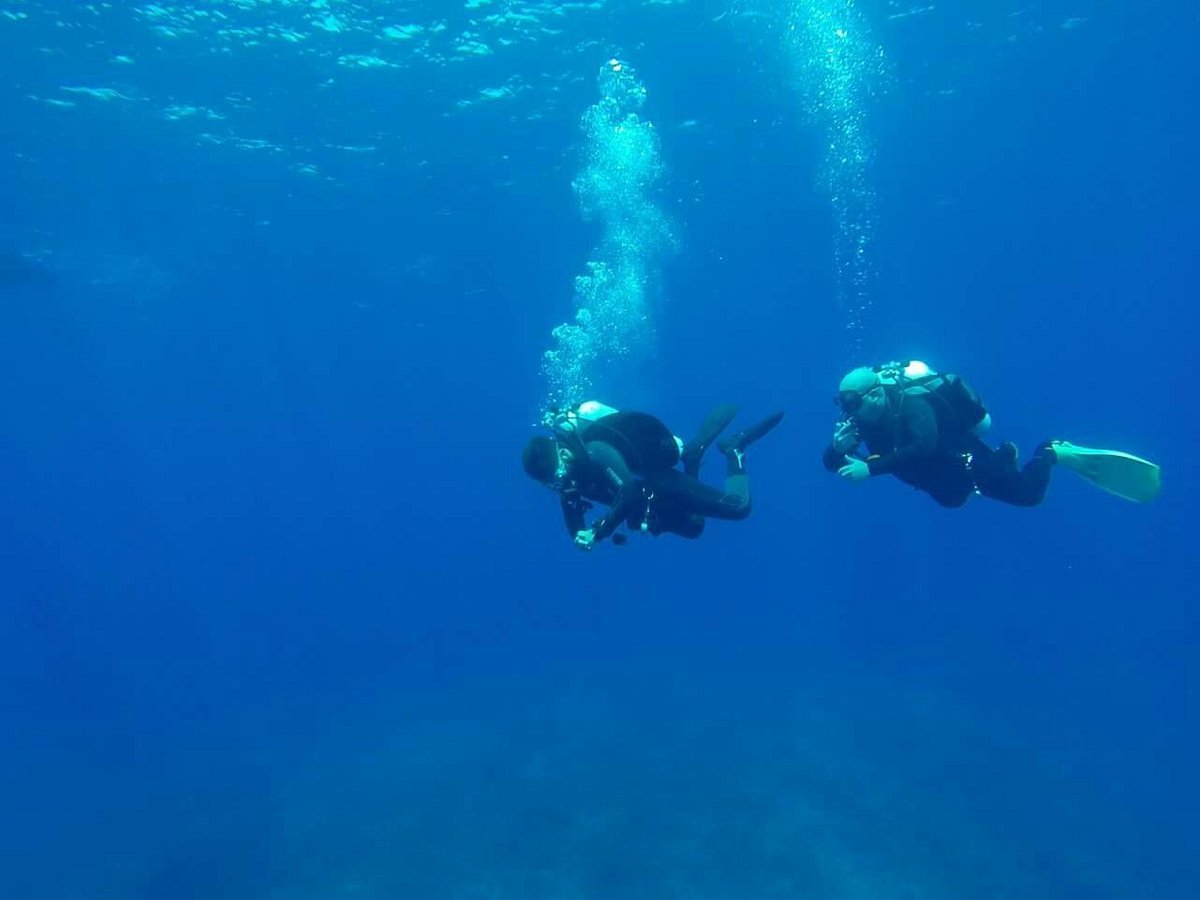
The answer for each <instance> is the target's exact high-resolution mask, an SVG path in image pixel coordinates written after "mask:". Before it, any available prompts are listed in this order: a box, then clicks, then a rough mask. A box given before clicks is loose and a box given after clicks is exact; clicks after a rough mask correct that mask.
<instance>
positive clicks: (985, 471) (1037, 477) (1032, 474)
mask: <svg viewBox="0 0 1200 900" xmlns="http://www.w3.org/2000/svg"><path fill="white" fill-rule="evenodd" d="M1056 461H1057V460H1056V459H1055V456H1054V450H1053V448H1051V447H1050V445H1049V444H1041V445H1040V446H1039V447H1038V448H1037V450H1036V451H1035V452H1034V454H1033V458H1032V459H1031V460H1029V462H1027V463H1026V464H1025V466H1024V467H1023V468H1021V469H1018V468H1017V467H1016V465H1015V460H1012V461H1009V460H1004V459H1000V460H988V461H986V462H984V463H983V464H982V465H978V466H977V467H976V484H977V485H978V486H979V493H981V494H983V495H984V496H985V497H991V498H992V499H993V500H999V501H1000V502H1002V503H1011V504H1012V505H1013V506H1037V505H1038V504H1039V503H1041V502H1042V499H1043V498H1044V497H1045V496H1046V488H1048V487H1049V486H1050V472H1051V470H1052V469H1053V468H1054V463H1055V462H1056ZM1005 463H1007V464H1005Z"/></svg>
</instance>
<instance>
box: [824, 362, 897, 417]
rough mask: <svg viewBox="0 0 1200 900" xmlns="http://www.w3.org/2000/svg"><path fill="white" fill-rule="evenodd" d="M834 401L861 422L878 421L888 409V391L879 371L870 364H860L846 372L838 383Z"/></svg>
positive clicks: (847, 413) (843, 410)
mask: <svg viewBox="0 0 1200 900" xmlns="http://www.w3.org/2000/svg"><path fill="white" fill-rule="evenodd" d="M834 402H835V403H837V405H838V406H840V407H841V409H842V412H844V413H846V415H848V416H853V417H854V418H856V419H858V420H859V421H861V422H876V421H878V420H879V419H881V418H882V417H883V414H884V413H885V412H886V411H887V393H886V392H885V391H884V387H883V380H882V379H881V378H880V377H879V373H878V372H876V371H875V370H874V369H872V368H870V367H868V366H860V367H858V368H857V369H851V370H850V371H849V372H847V373H846V377H845V378H843V379H842V382H841V384H839V385H838V393H837V396H836V397H835V398H834Z"/></svg>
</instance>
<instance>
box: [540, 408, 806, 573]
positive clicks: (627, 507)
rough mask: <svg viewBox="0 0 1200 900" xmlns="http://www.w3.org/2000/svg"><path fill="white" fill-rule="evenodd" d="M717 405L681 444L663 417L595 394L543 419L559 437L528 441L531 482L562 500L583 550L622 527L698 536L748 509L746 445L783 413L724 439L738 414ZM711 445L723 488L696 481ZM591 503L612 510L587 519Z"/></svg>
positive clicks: (619, 535)
mask: <svg viewBox="0 0 1200 900" xmlns="http://www.w3.org/2000/svg"><path fill="white" fill-rule="evenodd" d="M737 411H738V410H737V407H736V406H733V405H724V406H719V407H717V408H716V409H714V410H713V411H712V412H711V413H709V415H708V416H707V417H706V418H705V420H704V422H702V423H701V425H700V428H699V429H698V430H697V432H696V435H695V437H693V438H692V440H691V441H688V442H687V443H684V442H683V441H682V440H680V439H679V438H678V437H676V436H675V435H674V434H673V433H672V432H671V430H670V429H669V428H668V427H667V426H666V425H665V424H663V423H662V421H660V420H659V419H657V418H655V417H654V416H652V415H649V414H647V413H642V412H633V411H618V410H616V409H613V408H612V407H610V406H606V405H605V404H603V403H599V402H597V401H595V400H589V401H588V402H586V403H582V404H580V405H579V406H577V407H574V408H572V409H567V410H563V411H561V412H558V413H554V414H550V415H547V417H546V420H545V422H544V424H546V425H547V426H548V427H549V428H550V430H551V431H552V433H553V436H549V437H546V436H538V437H534V438H531V439H530V440H529V441H528V443H526V445H525V447H524V449H523V450H522V452H521V464H522V466H523V468H524V469H525V472H526V474H528V475H529V476H530V477H531V478H533V479H534V480H535V481H537V482H539V483H541V484H543V485H545V486H546V487H548V488H550V489H551V490H553V491H554V492H555V493H556V494H558V496H559V501H560V504H561V506H562V513H563V521H564V522H565V523H566V527H567V532H568V534H570V535H571V537H572V539H573V540H574V542H575V546H577V547H578V548H579V549H581V550H591V549H592V547H594V546H595V545H596V544H597V543H598V542H600V541H602V540H604V539H605V538H607V537H610V536H611V537H612V540H613V543H614V544H623V543H624V542H625V540H626V535H625V534H624V533H623V532H620V531H618V530H617V529H619V528H620V527H621V526H622V525H624V526H626V528H627V529H628V530H629V531H631V532H633V533H644V534H651V535H654V536H658V535H660V534H675V535H678V536H680V537H684V538H698V537H700V535H701V534H702V533H703V531H704V522H705V519H709V518H713V519H726V520H730V521H740V520H742V519H745V518H746V517H747V516H749V515H750V506H751V504H750V481H749V477H748V476H747V474H746V464H745V456H746V449H747V448H748V447H749V446H750V445H751V444H753V443H754V442H755V441H757V440H758V439H759V438H761V437H763V436H765V435H766V434H767V433H768V432H769V431H771V429H773V428H774V427H775V426H776V425H778V424H779V422H780V420H781V419H782V418H783V413H781V412H780V413H776V414H774V415H772V416H769V417H768V418H766V419H764V420H763V421H761V422H759V423H757V424H755V425H752V426H750V427H749V428H747V429H745V430H743V431H740V432H738V433H737V434H735V435H733V436H731V437H728V438H725V439H722V440H718V439H719V438H720V436H721V434H722V433H723V432H724V431H725V429H726V428H728V427H729V424H730V423H731V422H732V421H733V419H734V417H735V416H736V415H737ZM713 443H717V445H718V448H719V449H720V451H721V453H722V454H723V455H724V456H725V459H726V476H725V485H724V490H721V489H718V488H715V487H712V486H711V485H707V484H704V483H703V482H701V481H700V479H699V474H700V464H701V462H702V461H703V459H704V455H705V452H706V451H707V450H708V448H709V447H710V446H712V444H713ZM595 504H601V505H604V506H607V507H608V512H607V513H606V514H605V515H604V516H602V517H601V518H599V519H596V520H595V521H594V522H593V523H592V524H591V525H590V526H588V525H587V524H586V514H587V512H588V511H589V510H590V509H592V507H593V506H594V505H595Z"/></svg>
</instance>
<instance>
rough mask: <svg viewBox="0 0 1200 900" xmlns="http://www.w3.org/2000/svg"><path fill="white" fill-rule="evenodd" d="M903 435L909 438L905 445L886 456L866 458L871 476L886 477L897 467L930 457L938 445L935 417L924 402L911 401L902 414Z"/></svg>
mask: <svg viewBox="0 0 1200 900" xmlns="http://www.w3.org/2000/svg"><path fill="white" fill-rule="evenodd" d="M902 425H903V433H905V434H907V435H908V436H909V440H908V443H907V444H904V445H902V446H900V447H897V448H896V449H895V450H894V451H893V452H891V453H889V454H887V455H886V456H875V457H871V458H868V460H867V465H868V466H869V467H870V469H871V474H872V475H886V474H888V473H890V472H892V471H894V470H895V468H896V467H897V466H900V465H903V464H904V463H906V462H912V461H913V460H916V459H924V458H926V457H929V456H932V455H933V453H934V451H935V450H937V445H938V425H937V417H936V416H935V415H934V414H933V409H932V408H931V407H930V406H929V404H928V403H926V402H925V401H924V400H920V399H912V400H910V401H909V403H908V404H907V406H906V408H905V410H904V412H903V423H902Z"/></svg>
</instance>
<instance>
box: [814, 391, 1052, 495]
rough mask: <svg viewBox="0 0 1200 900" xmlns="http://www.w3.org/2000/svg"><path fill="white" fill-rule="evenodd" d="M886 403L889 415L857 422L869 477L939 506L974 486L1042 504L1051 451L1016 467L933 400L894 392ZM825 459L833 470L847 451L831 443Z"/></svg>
mask: <svg viewBox="0 0 1200 900" xmlns="http://www.w3.org/2000/svg"><path fill="white" fill-rule="evenodd" d="M889 403H890V404H891V406H890V409H889V411H888V413H887V414H886V415H885V416H884V417H883V418H882V419H880V420H879V421H878V422H863V421H858V422H857V424H858V429H859V436H860V437H861V439H862V442H863V443H864V444H865V445H866V446H867V449H868V450H869V451H870V456H868V457H866V462H867V466H868V467H869V468H870V470H871V475H872V476H875V475H895V476H896V477H897V478H899V479H900V480H901V481H903V482H904V483H905V484H910V485H912V486H913V487H915V488H917V490H920V491H924V492H925V493H927V494H929V496H931V497H932V498H933V499H934V500H935V501H937V502H938V503H939V504H941V505H942V506H949V507H957V506H962V505H963V504H964V503H966V502H967V500H968V499H969V498H970V496H971V494H973V493H974V492H975V491H976V489H978V491H979V493H980V494H983V495H984V496H985V497H991V498H992V499H994V500H1000V501H1002V502H1004V503H1011V504H1013V505H1015V506H1037V505H1038V504H1039V503H1041V502H1042V498H1043V497H1044V496H1045V494H1046V487H1047V485H1048V484H1049V482H1050V470H1051V468H1052V466H1053V465H1054V456H1053V453H1052V451H1047V450H1043V449H1039V451H1038V452H1037V453H1036V454H1035V455H1034V457H1033V458H1032V459H1031V460H1030V461H1029V462H1028V463H1026V464H1025V467H1024V468H1023V469H1018V468H1017V467H1016V465H1015V464H1014V463H1013V461H1012V459H1011V457H1008V456H1005V455H1004V454H1001V453H998V452H997V451H994V450H992V448H991V447H989V446H988V445H987V444H985V443H984V442H983V441H981V440H980V439H979V438H978V437H976V436H975V435H974V434H972V433H971V432H970V431H969V430H965V429H964V428H963V426H962V423H961V422H959V421H958V420H957V419H956V417H955V416H954V415H953V411H952V410H948V409H946V408H945V407H944V404H942V403H940V402H939V401H938V400H937V398H935V397H932V396H930V395H927V394H925V395H922V394H914V393H904V392H897V393H895V394H893V395H892V396H891V398H890V400H889ZM852 455H857V454H852ZM858 458H860V459H861V458H862V457H861V456H859V457H858ZM824 463H825V468H826V469H828V470H829V471H830V472H836V471H838V469H840V468H842V466H844V465H846V458H845V454H843V453H839V452H838V451H837V449H835V448H834V446H833V445H832V444H830V445H829V446H828V447H826V448H825V455H824Z"/></svg>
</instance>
